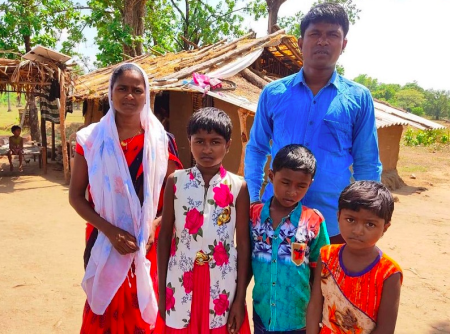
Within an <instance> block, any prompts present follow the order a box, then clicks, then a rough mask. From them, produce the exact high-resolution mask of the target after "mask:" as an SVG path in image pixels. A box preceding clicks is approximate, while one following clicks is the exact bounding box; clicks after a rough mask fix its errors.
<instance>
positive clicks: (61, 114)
mask: <svg viewBox="0 0 450 334" xmlns="http://www.w3.org/2000/svg"><path fill="white" fill-rule="evenodd" d="M64 75H65V70H60V71H59V85H60V106H59V131H60V133H61V146H62V155H63V167H64V180H65V181H66V184H69V181H70V171H69V156H68V154H67V141H66V126H65V116H66V90H65V88H64V85H65V77H64Z"/></svg>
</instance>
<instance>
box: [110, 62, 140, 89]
mask: <svg viewBox="0 0 450 334" xmlns="http://www.w3.org/2000/svg"><path fill="white" fill-rule="evenodd" d="M126 71H136V72H137V73H139V75H140V76H141V77H142V80H144V82H145V79H144V75H143V74H142V72H141V70H140V69H139V68H138V67H137V66H136V65H135V64H133V63H125V64H123V65H120V66H118V67H116V68H115V69H114V71H113V73H112V74H111V89H112V88H113V87H114V84H115V83H116V81H117V79H119V77H120V76H121V75H122V74H123V73H124V72H126Z"/></svg>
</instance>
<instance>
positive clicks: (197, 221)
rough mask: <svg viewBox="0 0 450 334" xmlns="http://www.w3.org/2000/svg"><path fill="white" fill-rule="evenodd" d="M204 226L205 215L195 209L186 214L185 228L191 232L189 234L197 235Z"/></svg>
mask: <svg viewBox="0 0 450 334" xmlns="http://www.w3.org/2000/svg"><path fill="white" fill-rule="evenodd" d="M202 225H203V214H202V213H201V212H199V211H198V210H197V208H193V209H192V210H190V211H188V212H187V213H186V223H185V224H184V227H185V228H186V229H188V230H189V234H197V233H198V230H199V229H200V228H201V227H202Z"/></svg>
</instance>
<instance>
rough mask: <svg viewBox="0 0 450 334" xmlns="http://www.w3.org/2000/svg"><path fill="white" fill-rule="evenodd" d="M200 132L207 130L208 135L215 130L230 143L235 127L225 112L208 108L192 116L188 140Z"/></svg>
mask: <svg viewBox="0 0 450 334" xmlns="http://www.w3.org/2000/svg"><path fill="white" fill-rule="evenodd" d="M200 130H205V131H207V132H208V133H210V132H211V131H213V130H214V131H215V132H217V133H218V134H219V135H221V136H222V137H223V138H225V140H226V141H227V142H229V141H230V139H231V131H232V130H233V125H232V123H231V119H230V116H228V115H227V114H226V113H225V112H224V111H223V110H220V109H217V108H213V107H206V108H200V109H199V110H198V111H197V112H195V113H194V114H193V115H192V116H191V118H190V120H189V123H188V126H187V135H188V138H191V136H192V135H194V134H196V133H197V132H199V131H200Z"/></svg>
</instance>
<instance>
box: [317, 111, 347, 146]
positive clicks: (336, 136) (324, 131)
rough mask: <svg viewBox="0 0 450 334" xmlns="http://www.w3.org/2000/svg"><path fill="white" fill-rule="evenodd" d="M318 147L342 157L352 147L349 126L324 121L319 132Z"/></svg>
mask: <svg viewBox="0 0 450 334" xmlns="http://www.w3.org/2000/svg"><path fill="white" fill-rule="evenodd" d="M319 147H320V148H321V149H323V150H325V151H328V152H330V153H332V154H335V155H344V154H345V152H346V151H350V149H351V147H352V127H351V125H350V124H347V123H342V122H337V121H335V120H331V119H326V118H325V119H324V120H323V122H322V126H321V128H320V130H319Z"/></svg>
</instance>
